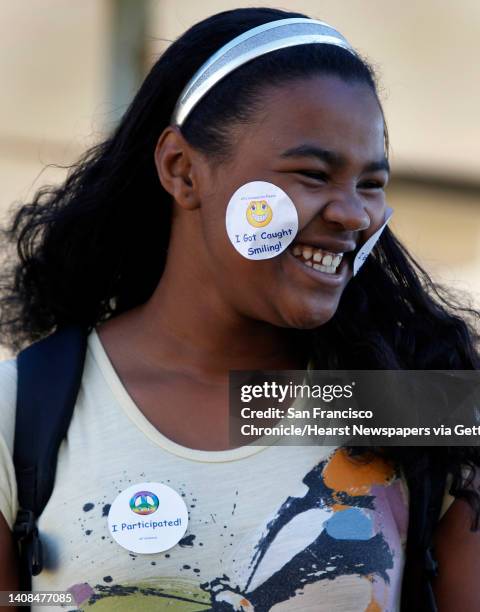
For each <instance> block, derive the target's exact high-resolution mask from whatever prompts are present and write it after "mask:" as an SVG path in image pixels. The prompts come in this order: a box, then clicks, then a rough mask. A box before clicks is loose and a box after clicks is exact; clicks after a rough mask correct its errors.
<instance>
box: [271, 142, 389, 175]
mask: <svg viewBox="0 0 480 612" xmlns="http://www.w3.org/2000/svg"><path fill="white" fill-rule="evenodd" d="M280 157H284V158H289V157H313V158H315V159H320V160H321V161H323V162H326V163H327V164H330V165H331V166H337V167H342V166H345V165H346V163H347V161H346V159H345V157H344V156H343V155H341V154H340V153H335V152H334V151H329V150H328V149H322V148H320V147H315V146H313V145H306V144H305V145H300V146H298V147H293V148H291V149H287V150H286V151H284V152H283V153H282V154H281V155H280ZM379 170H385V171H386V172H388V173H390V164H389V163H388V159H387V158H386V157H384V158H383V159H381V160H378V161H372V162H369V163H368V164H367V165H366V166H365V168H364V169H363V171H364V172H378V171H379Z"/></svg>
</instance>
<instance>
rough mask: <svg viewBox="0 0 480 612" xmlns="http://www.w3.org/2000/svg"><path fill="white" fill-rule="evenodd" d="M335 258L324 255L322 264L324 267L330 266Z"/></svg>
mask: <svg viewBox="0 0 480 612" xmlns="http://www.w3.org/2000/svg"><path fill="white" fill-rule="evenodd" d="M332 261H333V257H332V256H331V255H324V257H323V259H322V264H323V265H324V266H330V265H331V264H332Z"/></svg>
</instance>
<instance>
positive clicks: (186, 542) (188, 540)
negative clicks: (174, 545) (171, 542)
mask: <svg viewBox="0 0 480 612" xmlns="http://www.w3.org/2000/svg"><path fill="white" fill-rule="evenodd" d="M194 539H195V536H194V535H193V533H192V534H190V535H188V536H185V537H184V538H182V539H181V540H180V542H179V543H178V545H179V546H193V540H194Z"/></svg>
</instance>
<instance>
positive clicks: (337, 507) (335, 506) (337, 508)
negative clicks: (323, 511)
mask: <svg viewBox="0 0 480 612" xmlns="http://www.w3.org/2000/svg"><path fill="white" fill-rule="evenodd" d="M333 497H335V495H334V496H333ZM330 508H331V509H332V510H333V511H334V512H341V511H342V510H348V509H349V508H351V506H346V505H345V504H333V505H332V506H330Z"/></svg>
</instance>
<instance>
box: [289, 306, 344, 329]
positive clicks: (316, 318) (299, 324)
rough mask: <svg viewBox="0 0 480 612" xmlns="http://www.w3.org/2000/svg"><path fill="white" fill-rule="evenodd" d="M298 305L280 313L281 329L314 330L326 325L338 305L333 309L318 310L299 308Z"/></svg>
mask: <svg viewBox="0 0 480 612" xmlns="http://www.w3.org/2000/svg"><path fill="white" fill-rule="evenodd" d="M299 306H300V304H298V305H297V306H296V308H292V309H290V310H289V311H288V312H282V313H280V314H281V316H282V319H283V321H284V323H283V325H282V327H290V328H293V329H315V328H316V327H320V326H321V325H325V323H328V322H329V321H330V319H331V318H332V317H333V315H334V314H335V312H336V310H337V306H338V304H336V305H335V307H327V306H324V307H323V308H320V309H319V308H318V304H317V307H316V308H308V307H306V306H305V307H304V308H300V307H299Z"/></svg>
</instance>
